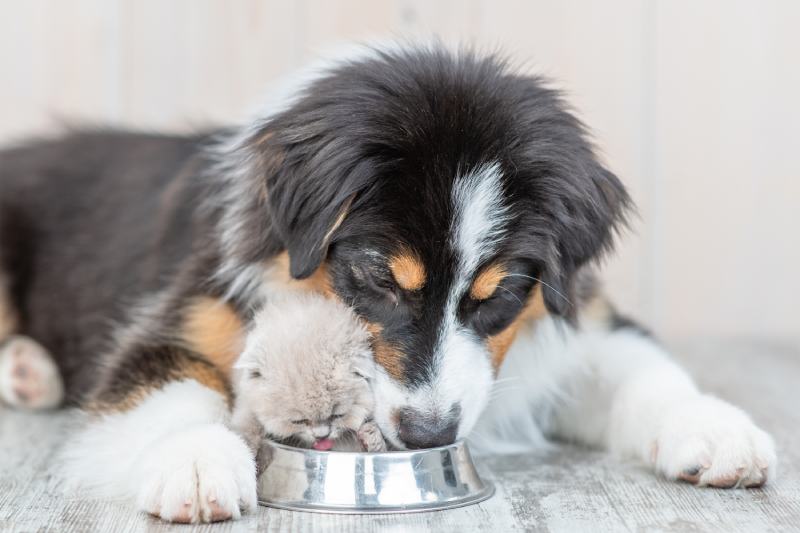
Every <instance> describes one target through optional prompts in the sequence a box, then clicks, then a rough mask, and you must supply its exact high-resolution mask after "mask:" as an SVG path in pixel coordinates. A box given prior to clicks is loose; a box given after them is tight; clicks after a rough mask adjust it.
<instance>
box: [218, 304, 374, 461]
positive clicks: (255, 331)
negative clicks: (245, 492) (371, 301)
mask: <svg viewBox="0 0 800 533" xmlns="http://www.w3.org/2000/svg"><path fill="white" fill-rule="evenodd" d="M373 365H374V363H373V360H372V351H371V348H370V334H369V333H368V332H367V330H366V329H365V328H364V326H363V325H362V324H361V322H360V321H359V320H358V318H357V317H356V316H355V314H354V313H353V311H352V310H351V309H350V308H349V307H347V306H345V305H344V304H342V303H340V302H337V301H333V300H330V299H327V298H325V297H323V296H321V295H315V294H301V293H292V294H286V295H283V296H282V297H279V298H277V299H276V298H272V299H271V301H270V302H269V303H267V305H265V307H264V308H263V309H262V310H261V311H259V313H258V314H257V315H256V317H255V320H254V323H253V327H252V329H251V331H250V333H249V335H248V338H247V342H246V345H245V349H244V352H243V353H242V355H241V356H240V358H239V360H238V361H237V363H236V365H235V376H234V381H235V386H236V405H235V407H234V413H233V426H234V429H235V430H236V431H238V432H239V433H240V434H241V435H242V436H243V437H244V438H245V440H246V441H247V443H248V445H249V446H250V447H251V449H252V450H254V451H257V450H258V449H259V448H260V444H261V442H262V440H263V438H264V437H265V436H266V437H268V438H270V439H272V440H276V441H283V442H288V443H291V444H293V445H296V446H301V447H312V446H314V445H315V443H320V442H322V441H325V440H327V439H330V440H332V441H334V442H335V443H336V446H335V447H334V449H337V450H342V449H345V450H361V449H362V446H363V447H364V448H365V449H367V451H380V450H382V449H385V443H384V440H383V437H382V436H381V433H380V431H379V430H378V429H377V426H376V425H375V424H374V422H372V421H371V415H372V408H373V395H372V390H371V388H370V385H369V380H370V379H371V377H372V375H373V373H374V369H373ZM356 435H357V437H358V441H360V443H361V444H359V443H358V442H356V439H355V438H353V437H354V436H356Z"/></svg>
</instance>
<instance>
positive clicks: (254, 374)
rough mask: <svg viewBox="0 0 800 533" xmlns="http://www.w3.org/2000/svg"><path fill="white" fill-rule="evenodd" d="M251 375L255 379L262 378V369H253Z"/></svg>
mask: <svg viewBox="0 0 800 533" xmlns="http://www.w3.org/2000/svg"><path fill="white" fill-rule="evenodd" d="M250 377H251V378H253V379H258V378H260V377H261V371H260V370H251V371H250Z"/></svg>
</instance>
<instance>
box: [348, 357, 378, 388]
mask: <svg viewBox="0 0 800 533" xmlns="http://www.w3.org/2000/svg"><path fill="white" fill-rule="evenodd" d="M350 371H351V372H352V373H353V374H354V375H355V376H358V377H361V378H364V379H366V380H368V381H369V380H371V379H372V378H374V377H375V363H374V362H373V360H372V352H371V351H367V352H366V353H364V354H361V355H360V356H356V357H355V359H354V360H353V364H352V365H351V367H350Z"/></svg>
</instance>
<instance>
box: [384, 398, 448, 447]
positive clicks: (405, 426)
mask: <svg viewBox="0 0 800 533" xmlns="http://www.w3.org/2000/svg"><path fill="white" fill-rule="evenodd" d="M460 415H461V409H460V408H459V407H458V406H456V407H455V408H453V409H451V410H450V412H449V413H447V415H445V416H434V415H430V414H427V413H423V412H420V411H417V410H415V409H410V408H408V407H406V408H404V409H401V410H400V413H399V424H398V436H399V437H400V440H401V441H403V443H404V444H405V445H406V447H407V448H410V449H418V448H434V447H436V446H444V445H446V444H451V443H452V442H454V441H455V440H456V435H458V423H459V417H460Z"/></svg>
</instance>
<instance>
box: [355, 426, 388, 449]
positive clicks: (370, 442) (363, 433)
mask: <svg viewBox="0 0 800 533" xmlns="http://www.w3.org/2000/svg"><path fill="white" fill-rule="evenodd" d="M358 440H359V442H361V445H362V446H363V447H364V450H365V451H368V452H385V451H386V441H385V440H384V438H383V434H382V433H381V430H380V429H379V428H378V424H376V423H375V422H365V423H364V424H363V425H362V426H361V427H360V428H359V430H358Z"/></svg>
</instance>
